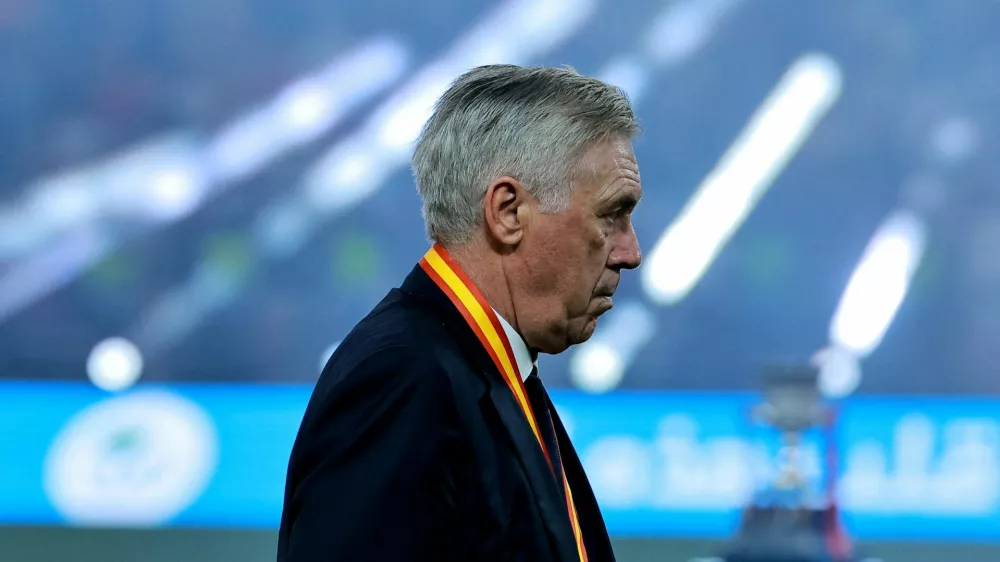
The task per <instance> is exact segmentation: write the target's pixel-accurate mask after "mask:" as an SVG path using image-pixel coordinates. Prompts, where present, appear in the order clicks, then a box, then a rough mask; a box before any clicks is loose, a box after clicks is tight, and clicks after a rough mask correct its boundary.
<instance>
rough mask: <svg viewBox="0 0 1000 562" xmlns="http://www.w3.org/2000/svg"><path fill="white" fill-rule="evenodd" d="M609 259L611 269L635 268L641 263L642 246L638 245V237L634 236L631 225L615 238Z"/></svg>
mask: <svg viewBox="0 0 1000 562" xmlns="http://www.w3.org/2000/svg"><path fill="white" fill-rule="evenodd" d="M609 261H610V262H611V263H610V264H609V265H610V267H611V268H612V269H635V268H637V267H639V264H641V263H642V248H640V247H639V239H638V238H636V236H635V229H634V228H632V225H629V228H628V230H627V231H625V232H623V233H622V234H621V235H620V237H619V240H616V243H615V247H614V249H612V250H611V256H610V260H609Z"/></svg>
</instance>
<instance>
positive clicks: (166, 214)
mask: <svg viewBox="0 0 1000 562" xmlns="http://www.w3.org/2000/svg"><path fill="white" fill-rule="evenodd" d="M199 175H200V174H199V172H198V171H197V170H196V169H195V168H194V167H190V166H187V167H185V166H179V167H176V168H168V169H164V170H161V171H159V172H156V173H155V174H153V181H152V185H151V186H150V189H149V192H148V193H149V199H148V200H147V204H148V205H149V207H150V209H149V210H150V212H151V213H152V214H153V215H154V216H156V217H158V218H161V219H177V218H180V217H182V216H184V215H187V214H188V213H190V212H191V211H192V210H194V208H195V207H197V206H198V203H199V202H200V201H201V195H202V193H201V188H202V185H201V181H200V179H199Z"/></svg>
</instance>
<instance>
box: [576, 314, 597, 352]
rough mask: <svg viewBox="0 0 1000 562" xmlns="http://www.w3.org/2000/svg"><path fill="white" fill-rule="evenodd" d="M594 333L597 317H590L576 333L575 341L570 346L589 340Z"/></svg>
mask: <svg viewBox="0 0 1000 562" xmlns="http://www.w3.org/2000/svg"><path fill="white" fill-rule="evenodd" d="M596 331H597V317H596V316H592V317H590V318H588V319H587V323H586V324H584V325H583V327H582V328H581V329H580V330H579V331H578V332H577V336H576V338H575V340H576V341H573V342H572V343H571V345H577V344H581V343H583V342H585V341H587V340H589V339H590V338H591V337H592V336H593V335H594V332H596Z"/></svg>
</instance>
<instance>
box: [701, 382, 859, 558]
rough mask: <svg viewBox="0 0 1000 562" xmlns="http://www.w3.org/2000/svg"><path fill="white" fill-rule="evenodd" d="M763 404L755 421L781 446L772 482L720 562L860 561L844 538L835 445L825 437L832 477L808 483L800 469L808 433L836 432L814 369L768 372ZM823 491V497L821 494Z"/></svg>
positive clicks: (756, 411)
mask: <svg viewBox="0 0 1000 562" xmlns="http://www.w3.org/2000/svg"><path fill="white" fill-rule="evenodd" d="M763 379H764V380H763V383H764V393H763V394H764V401H763V402H762V403H761V404H759V405H757V406H756V407H754V408H753V411H752V416H753V418H754V419H755V420H757V421H759V422H763V423H764V424H765V425H767V426H769V427H770V428H772V429H774V430H777V431H778V432H779V434H780V437H781V443H782V446H781V448H780V452H779V454H778V466H777V470H776V471H775V477H774V478H773V479H772V480H771V481H770V482H768V483H767V485H766V486H764V488H763V489H761V490H760V491H759V492H758V493H757V494H755V496H754V497H753V499H752V500H751V502H750V503H749V505H747V506H746V507H745V508H744V510H743V514H742V517H741V520H740V526H739V530H738V532H737V534H736V536H735V537H733V539H732V540H731V541H729V542H728V543H727V544H726V546H725V548H724V550H723V553H722V554H721V556H719V558H718V560H724V561H725V562H853V561H856V560H858V557H857V556H855V554H854V552H853V549H852V546H851V544H850V541H849V540H848V539H847V536H846V534H845V533H844V530H843V527H842V525H841V523H840V517H839V513H838V510H837V505H836V501H835V491H834V483H835V482H836V478H835V477H834V473H835V471H836V467H835V462H834V461H833V460H832V459H835V451H834V450H833V449H832V447H833V446H834V443H833V442H832V439H830V438H829V434H830V432H827V440H826V441H827V443H826V444H825V446H826V447H827V453H828V454H827V459H828V462H829V466H828V467H827V473H828V475H827V478H826V479H825V482H824V483H822V484H821V485H820V486H816V484H817V483H815V482H809V481H808V478H807V476H806V473H805V471H804V470H803V468H802V453H801V450H802V442H803V436H804V434H805V432H806V431H809V430H810V429H814V428H818V427H820V428H823V427H825V428H827V429H831V428H832V427H833V423H834V417H833V411H832V409H831V408H830V407H829V406H828V405H827V404H826V403H825V402H824V400H823V397H822V396H821V394H820V392H819V389H818V386H817V382H818V371H817V370H816V369H814V368H812V367H805V366H803V367H799V366H794V367H779V368H771V369H768V370H766V371H765V372H764V377H763ZM824 492H825V493H824Z"/></svg>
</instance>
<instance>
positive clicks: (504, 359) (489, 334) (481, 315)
mask: <svg viewBox="0 0 1000 562" xmlns="http://www.w3.org/2000/svg"><path fill="white" fill-rule="evenodd" d="M420 267H421V268H422V269H423V270H424V272H425V273H426V274H427V275H428V276H429V277H430V278H431V279H432V280H433V281H434V283H435V284H437V286H438V288H440V289H441V290H442V291H444V294H446V295H448V298H449V299H450V300H451V302H452V304H454V305H455V308H457V309H458V311H459V312H461V313H462V317H464V318H465V321H466V322H467V323H468V324H469V327H470V328H472V331H473V332H475V334H476V337H478V338H479V343H481V344H482V345H483V348H484V349H486V352H487V353H488V354H489V356H490V359H492V360H493V364H494V365H496V367H497V370H498V371H500V374H501V375H502V376H503V379H504V381H505V382H506V383H507V386H508V387H509V388H510V391H511V393H512V394H513V395H514V399H515V400H516V401H517V404H518V406H520V407H521V412H522V413H523V414H524V417H525V418H526V419H527V420H528V425H529V426H531V431H532V433H534V434H535V440H536V441H537V442H538V446H539V447H541V449H542V453H543V454H544V455H545V460H546V461H548V463H549V468H550V469H552V468H553V467H552V457H551V456H549V451H548V450H547V449H546V448H545V442H544V440H543V439H542V434H541V432H539V430H538V420H537V419H535V413H534V411H533V410H532V409H531V404H530V403H529V402H528V393H527V391H526V390H525V388H524V380H523V379H522V378H521V373H520V371H519V370H518V368H517V362H516V361H514V353H513V352H512V351H511V348H510V341H509V340H508V339H507V334H506V332H504V330H503V327H501V325H500V321H499V320H498V319H497V316H496V313H495V312H493V308H492V307H490V305H489V304H487V303H486V299H485V298H483V295H482V293H480V292H479V289H478V288H476V285H475V284H474V283H473V282H472V280H471V279H469V276H468V275H466V274H465V272H464V271H462V268H461V267H459V265H458V264H457V263H456V262H455V260H453V259H452V257H451V256H450V255H449V254H448V252H447V251H446V250H445V249H444V248H443V247H441V245H440V244H434V246H432V247H431V249H430V250H428V251H427V253H426V254H424V257H423V259H421V260H420ZM560 468H561V467H560ZM560 472H561V473H562V475H563V477H562V484H563V489H564V490H565V491H566V494H565V495H566V507H567V508H568V510H569V519H570V524H571V526H572V527H573V537H574V538H575V539H576V549H577V552H578V553H579V555H580V561H581V562H587V551H586V548H584V545H583V532H582V530H581V529H580V520H579V517H578V516H577V513H576V505H575V504H574V502H573V493H572V492H571V491H570V488H569V481H568V480H567V479H566V471H565V470H560ZM553 474H555V471H554V470H553Z"/></svg>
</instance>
